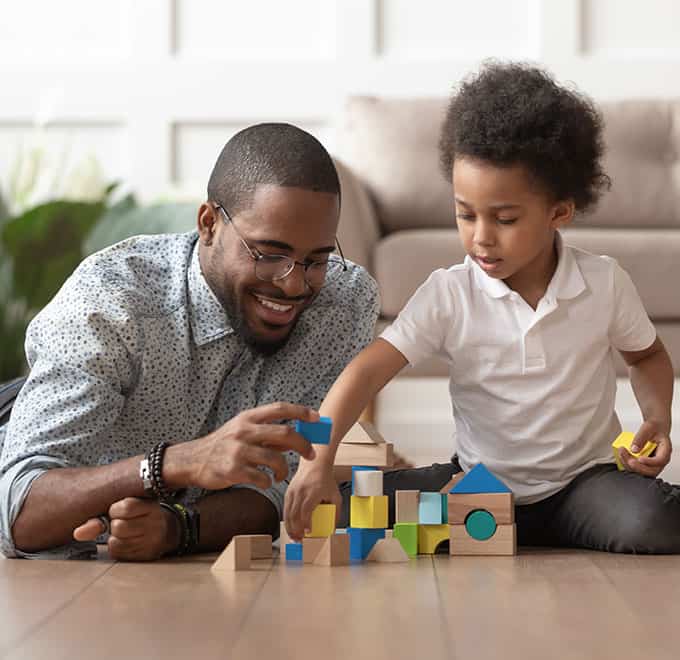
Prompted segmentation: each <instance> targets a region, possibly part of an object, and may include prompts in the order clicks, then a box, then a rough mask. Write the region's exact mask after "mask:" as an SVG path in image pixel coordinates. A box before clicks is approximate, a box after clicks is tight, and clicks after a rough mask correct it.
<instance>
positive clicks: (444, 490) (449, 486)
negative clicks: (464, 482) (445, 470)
mask: <svg viewBox="0 0 680 660" xmlns="http://www.w3.org/2000/svg"><path fill="white" fill-rule="evenodd" d="M464 477H465V472H462V471H461V472H456V474H454V475H453V476H452V477H451V480H450V481H449V482H448V483H447V484H446V485H445V486H442V487H441V488H440V489H439V492H440V493H447V494H448V493H450V492H451V489H452V488H453V487H454V486H455V485H456V484H457V483H458V482H459V481H460V480H461V479H463V478H464Z"/></svg>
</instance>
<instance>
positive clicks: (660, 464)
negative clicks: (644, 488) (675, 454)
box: [619, 421, 673, 477]
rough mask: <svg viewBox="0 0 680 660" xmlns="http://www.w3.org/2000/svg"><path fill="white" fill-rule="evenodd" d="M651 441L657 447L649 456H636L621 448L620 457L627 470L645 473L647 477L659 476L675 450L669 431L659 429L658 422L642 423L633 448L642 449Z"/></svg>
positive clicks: (634, 449) (635, 449)
mask: <svg viewBox="0 0 680 660" xmlns="http://www.w3.org/2000/svg"><path fill="white" fill-rule="evenodd" d="M649 441H651V442H654V443H656V445H657V447H656V449H655V450H654V453H653V454H652V455H651V456H648V457H645V456H640V458H635V456H633V455H632V454H631V453H630V452H629V451H628V450H627V449H626V448H625V447H621V449H619V457H620V458H621V462H622V463H623V466H624V467H625V468H626V470H630V471H631V472H637V473H638V474H643V475H644V476H646V477H657V476H658V475H659V473H660V472H661V470H663V469H664V468H665V467H666V465H668V463H669V461H670V460H671V453H672V451H673V447H672V445H671V439H670V438H669V437H668V434H667V433H665V432H663V431H661V430H659V427H658V426H657V424H656V423H655V422H652V421H646V422H643V423H642V426H641V427H640V428H639V430H638V432H637V433H636V434H635V438H634V439H633V444H632V445H631V449H633V451H640V449H642V448H643V447H644V446H645V444H646V443H647V442H649Z"/></svg>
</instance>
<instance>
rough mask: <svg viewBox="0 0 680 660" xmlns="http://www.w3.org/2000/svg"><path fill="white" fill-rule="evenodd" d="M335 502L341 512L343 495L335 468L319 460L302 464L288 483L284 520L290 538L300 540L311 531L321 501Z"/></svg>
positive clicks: (337, 511)
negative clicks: (313, 515)
mask: <svg viewBox="0 0 680 660" xmlns="http://www.w3.org/2000/svg"><path fill="white" fill-rule="evenodd" d="M322 503H323V504H335V507H336V514H339V513H340V506H341V505H342V497H341V496H340V491H339V490H338V486H337V484H336V483H335V479H334V478H333V467H332V466H327V465H325V464H319V463H301V464H300V467H299V468H298V471H297V473H296V474H295V476H294V477H293V480H292V481H291V482H290V485H289V486H288V490H287V491H286V498H285V501H284V507H283V519H284V521H285V523H286V530H287V531H288V536H290V539H291V541H301V540H302V538H303V536H304V535H305V532H308V531H310V528H311V524H312V512H313V511H314V509H315V508H316V506H317V505H318V504H322Z"/></svg>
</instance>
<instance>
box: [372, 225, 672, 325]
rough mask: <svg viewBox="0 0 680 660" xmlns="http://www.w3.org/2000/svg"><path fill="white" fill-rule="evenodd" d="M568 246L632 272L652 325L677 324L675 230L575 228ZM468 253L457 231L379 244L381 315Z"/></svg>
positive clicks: (412, 234)
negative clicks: (602, 256)
mask: <svg viewBox="0 0 680 660" xmlns="http://www.w3.org/2000/svg"><path fill="white" fill-rule="evenodd" d="M564 239H565V242H566V243H568V244H570V245H573V246H575V247H579V248H582V249H584V250H588V251H589V252H593V253H595V254H607V255H609V256H611V257H614V258H615V259H617V260H618V261H619V263H620V264H621V266H622V267H623V268H624V269H625V270H626V271H628V273H629V274H630V276H631V278H632V280H633V282H634V283H635V285H636V287H637V289H638V292H639V294H640V296H641V297H642V299H643V300H644V302H645V307H646V309H647V312H648V314H649V315H650V317H651V318H652V319H653V320H679V319H680V295H679V294H678V289H676V286H678V285H679V284H678V283H680V259H679V258H678V255H680V232H679V231H677V230H671V229H644V230H643V229H624V228H620V229H607V230H606V231H604V230H602V229H597V228H591V227H584V226H577V227H573V228H571V229H568V230H566V231H565V232H564ZM464 257H465V252H464V250H463V247H462V245H461V243H460V240H459V237H458V232H457V231H456V230H455V229H420V230H408V231H400V232H396V233H394V234H391V235H389V236H387V237H385V238H383V239H382V240H380V241H379V242H378V243H377V245H376V248H375V251H374V255H373V267H374V274H375V277H376V280H377V281H378V285H379V286H380V294H381V298H382V316H383V317H385V318H388V319H389V318H394V317H395V316H396V315H397V314H398V313H399V310H400V309H401V308H402V307H403V306H404V304H405V303H406V301H407V300H408V299H409V297H410V296H411V295H412V294H413V292H414V291H415V290H416V288H417V287H418V286H419V285H420V284H421V283H422V282H424V281H425V280H426V279H427V276H428V275H429V274H430V273H431V272H432V271H433V270H435V269H437V268H445V267H447V266H450V265H452V264H456V263H460V262H461V261H462V260H463V259H464Z"/></svg>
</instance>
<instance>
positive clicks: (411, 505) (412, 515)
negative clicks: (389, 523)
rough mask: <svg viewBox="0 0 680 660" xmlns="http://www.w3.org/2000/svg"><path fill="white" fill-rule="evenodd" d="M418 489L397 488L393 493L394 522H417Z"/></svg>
mask: <svg viewBox="0 0 680 660" xmlns="http://www.w3.org/2000/svg"><path fill="white" fill-rule="evenodd" d="M419 495H420V491H418V490H398V491H397V492H396V493H395V500H396V519H395V520H396V522H398V523H417V522H418V496H419Z"/></svg>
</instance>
